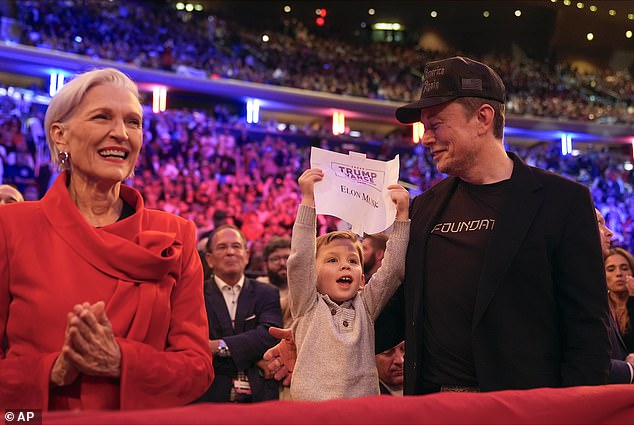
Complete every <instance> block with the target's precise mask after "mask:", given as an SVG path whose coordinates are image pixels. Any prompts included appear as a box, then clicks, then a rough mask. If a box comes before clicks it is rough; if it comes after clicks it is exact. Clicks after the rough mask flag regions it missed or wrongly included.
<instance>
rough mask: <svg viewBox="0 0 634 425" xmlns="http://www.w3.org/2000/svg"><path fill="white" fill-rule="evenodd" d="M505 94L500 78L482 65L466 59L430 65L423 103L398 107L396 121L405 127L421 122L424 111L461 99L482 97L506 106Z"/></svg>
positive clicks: (422, 93) (424, 77) (438, 61)
mask: <svg viewBox="0 0 634 425" xmlns="http://www.w3.org/2000/svg"><path fill="white" fill-rule="evenodd" d="M505 93H506V89H505V88H504V83H503V82H502V79H501V78H500V76H499V75H498V74H497V73H496V72H495V71H494V70H492V69H491V68H490V67H489V66H487V65H485V64H483V63H482V62H478V61H474V60H473V59H469V58H466V57H462V56H454V57H452V58H448V59H441V60H437V61H433V62H427V64H426V65H425V72H424V75H423V88H422V91H421V95H420V100H417V101H416V102H412V103H408V104H407V105H404V106H401V107H400V108H398V109H397V110H396V119H397V120H399V121H400V122H402V123H404V124H411V123H414V122H418V121H420V111H421V109H425V108H429V107H432V106H436V105H440V104H441V103H445V102H449V101H451V100H454V99H457V98H459V97H480V98H483V99H490V100H495V101H497V102H500V103H504V102H505V101H506V94H505Z"/></svg>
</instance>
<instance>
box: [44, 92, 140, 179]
mask: <svg viewBox="0 0 634 425" xmlns="http://www.w3.org/2000/svg"><path fill="white" fill-rule="evenodd" d="M142 116H143V113H142V110H141V105H140V103H139V101H138V100H137V98H136V97H135V95H134V94H133V93H132V92H130V90H128V89H127V88H124V87H120V86H116V85H114V84H109V83H104V84H99V85H97V86H94V87H92V88H91V89H90V90H88V91H87V92H86V95H85V96H84V98H83V100H82V101H81V102H80V103H79V105H78V106H77V109H76V110H75V111H74V112H73V114H72V116H71V117H70V118H69V119H67V120H65V121H64V122H63V123H61V122H60V123H55V124H53V130H52V131H53V133H54V134H56V139H55V140H56V143H57V147H58V149H59V150H60V151H65V152H68V153H69V154H70V164H71V173H72V175H73V176H74V177H82V179H85V180H89V181H90V180H95V179H96V180H98V181H99V180H108V181H113V182H121V181H123V180H125V179H126V178H128V176H130V175H131V174H132V171H133V169H134V166H135V164H136V161H137V158H138V157H139V152H140V151H141V144H142V136H143V131H142V127H141V125H142Z"/></svg>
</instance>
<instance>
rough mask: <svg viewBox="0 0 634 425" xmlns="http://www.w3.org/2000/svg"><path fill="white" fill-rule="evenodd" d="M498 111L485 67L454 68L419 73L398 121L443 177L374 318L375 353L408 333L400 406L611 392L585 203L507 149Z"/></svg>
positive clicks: (597, 258)
mask: <svg viewBox="0 0 634 425" xmlns="http://www.w3.org/2000/svg"><path fill="white" fill-rule="evenodd" d="M505 101H506V98H505V88H504V84H503V82H502V80H501V78H500V77H499V75H498V74H497V73H496V72H495V71H493V69H491V68H490V67H489V66H487V65H485V64H483V63H480V62H476V61H473V60H471V59H469V58H464V57H452V58H448V59H443V60H439V61H434V62H428V63H427V64H426V66H425V71H424V79H423V90H422V94H421V98H420V100H418V101H416V102H413V103H411V104H408V105H405V106H403V107H401V108H399V109H398V110H397V111H396V117H397V119H398V120H400V121H401V122H403V123H413V122H418V121H421V122H422V123H423V124H424V126H425V133H424V136H423V140H422V143H423V145H424V146H425V148H426V149H428V151H429V152H430V154H431V156H432V158H433V161H434V164H435V165H436V168H437V169H438V171H440V172H442V173H445V174H448V175H449V177H448V178H446V179H444V180H442V181H441V182H439V183H438V184H436V185H435V186H434V187H432V188H430V189H428V190H427V191H425V192H424V193H423V194H421V195H419V196H418V197H416V198H415V199H414V200H413V203H412V206H411V213H410V217H411V220H412V223H411V236H410V242H409V247H408V253H407V267H406V273H405V281H404V285H403V286H402V290H400V291H399V292H398V293H397V294H396V297H397V298H396V300H394V301H395V302H393V303H391V304H390V305H388V309H386V310H385V311H384V316H385V317H384V318H383V319H381V318H379V319H378V320H377V341H382V342H383V346H384V347H390V346H393V345H394V344H395V342H398V341H400V340H401V339H402V338H403V334H402V333H400V332H398V330H404V331H405V344H406V349H407V356H406V358H405V386H404V392H405V394H426V393H432V392H437V391H495V390H505V389H525V388H537V387H564V386H573V385H599V384H604V383H606V382H607V377H608V371H609V367H610V345H609V341H608V336H607V328H608V305H607V299H606V296H605V273H604V270H603V262H602V256H601V244H600V241H599V233H598V231H597V223H596V218H595V215H594V207H593V203H592V199H591V196H590V192H589V190H588V189H587V188H586V187H585V186H583V185H581V184H578V183H575V182H573V181H570V180H568V179H565V178H563V177H561V176H558V175H555V174H553V173H549V172H547V171H544V170H541V169H538V168H534V167H529V166H527V165H526V164H524V163H523V162H522V161H521V160H520V159H519V158H518V157H517V156H516V155H514V154H512V153H508V152H506V151H505V149H504V144H503V131H504V112H505ZM390 307H391V308H390ZM403 311H404V314H405V315H404V316H403V313H402V312H403ZM385 319H388V320H385ZM389 319H391V320H389ZM386 326H387V327H386Z"/></svg>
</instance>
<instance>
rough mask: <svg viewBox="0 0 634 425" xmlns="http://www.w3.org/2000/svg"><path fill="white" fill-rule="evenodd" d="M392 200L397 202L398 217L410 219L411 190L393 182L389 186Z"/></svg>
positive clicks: (405, 219) (402, 219)
mask: <svg viewBox="0 0 634 425" xmlns="http://www.w3.org/2000/svg"><path fill="white" fill-rule="evenodd" d="M387 188H388V190H389V191H390V196H391V197H392V202H394V204H396V219H397V220H399V221H407V220H409V192H408V191H407V189H405V188H404V187H403V186H401V185H400V184H391V185H389V186H388V187H387Z"/></svg>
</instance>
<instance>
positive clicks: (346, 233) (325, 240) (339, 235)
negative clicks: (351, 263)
mask: <svg viewBox="0 0 634 425" xmlns="http://www.w3.org/2000/svg"><path fill="white" fill-rule="evenodd" d="M335 239H348V240H349V241H352V244H353V245H354V247H355V249H356V250H357V254H359V261H360V262H361V265H362V266H363V246H362V245H361V242H360V241H359V237H358V236H357V235H356V234H355V233H353V232H351V231H350V230H339V231H336V232H329V233H326V234H325V235H321V236H319V237H318V238H317V252H316V253H315V255H317V254H319V250H320V249H322V248H323V247H325V246H326V245H328V244H329V243H330V242H332V241H334V240H335Z"/></svg>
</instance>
